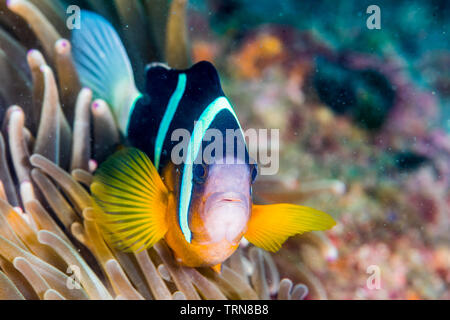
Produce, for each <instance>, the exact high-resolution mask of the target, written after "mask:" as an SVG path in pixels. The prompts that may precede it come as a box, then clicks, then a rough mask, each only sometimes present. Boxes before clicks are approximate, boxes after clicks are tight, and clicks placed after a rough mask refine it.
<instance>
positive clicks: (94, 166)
mask: <svg viewBox="0 0 450 320" xmlns="http://www.w3.org/2000/svg"><path fill="white" fill-rule="evenodd" d="M88 166H89V172H91V173H92V172H94V171H95V170H97V168H98V163H97V161H95V160H94V159H91V160H89V162H88Z"/></svg>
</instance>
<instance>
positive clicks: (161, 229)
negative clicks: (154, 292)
mask: <svg viewBox="0 0 450 320" xmlns="http://www.w3.org/2000/svg"><path fill="white" fill-rule="evenodd" d="M91 192H92V194H93V197H94V199H95V202H96V203H97V204H98V207H99V209H100V210H95V211H96V213H95V219H96V221H97V223H98V224H99V225H100V227H101V229H102V230H103V231H104V235H105V236H106V237H105V238H106V240H108V242H111V244H112V245H114V246H115V247H117V248H119V249H121V250H127V251H133V252H136V251H141V250H144V249H146V248H149V247H151V246H153V245H154V244H155V243H156V242H158V241H159V240H161V239H162V238H163V237H164V235H165V234H166V232H167V223H166V210H167V199H168V191H167V188H166V186H165V185H164V183H163V181H162V180H161V177H160V176H159V174H158V171H156V168H155V167H154V165H153V164H152V162H151V161H150V159H149V158H148V157H147V155H146V154H145V153H143V152H141V151H139V150H138V149H134V148H127V149H122V150H120V151H118V152H116V153H115V154H114V155H112V156H111V157H110V158H108V159H107V160H106V161H105V162H104V163H102V164H101V166H100V168H99V169H98V170H97V171H96V173H95V176H94V182H93V184H92V185H91Z"/></svg>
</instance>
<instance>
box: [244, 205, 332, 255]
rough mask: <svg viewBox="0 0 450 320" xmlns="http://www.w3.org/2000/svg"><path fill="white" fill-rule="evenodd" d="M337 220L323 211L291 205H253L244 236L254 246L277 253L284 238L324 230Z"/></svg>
mask: <svg viewBox="0 0 450 320" xmlns="http://www.w3.org/2000/svg"><path fill="white" fill-rule="evenodd" d="M335 224H336V222H335V221H334V220H333V218H332V217H331V216H330V215H328V214H326V213H325V212H322V211H319V210H315V209H312V208H308V207H303V206H297V205H294V204H272V205H253V208H252V216H251V218H250V221H249V224H248V229H247V232H246V233H245V235H244V237H245V238H246V239H247V240H248V241H249V242H251V243H253V244H254V245H255V246H257V247H260V248H262V249H264V250H267V251H271V252H276V251H278V249H280V248H281V245H282V244H283V243H284V242H285V241H286V240H287V238H289V237H291V236H293V235H296V234H301V233H304V232H308V231H314V230H327V229H330V228H332V227H333V226H334V225H335Z"/></svg>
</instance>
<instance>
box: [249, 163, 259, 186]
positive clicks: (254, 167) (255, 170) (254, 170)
mask: <svg viewBox="0 0 450 320" xmlns="http://www.w3.org/2000/svg"><path fill="white" fill-rule="evenodd" d="M251 170H252V183H254V182H255V180H256V178H257V177H258V165H257V164H256V163H255V164H253V165H252V169H251Z"/></svg>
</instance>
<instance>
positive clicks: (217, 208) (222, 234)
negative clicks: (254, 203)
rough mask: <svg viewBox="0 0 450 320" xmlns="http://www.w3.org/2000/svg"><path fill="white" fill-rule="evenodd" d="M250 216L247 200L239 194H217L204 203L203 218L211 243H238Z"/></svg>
mask: <svg viewBox="0 0 450 320" xmlns="http://www.w3.org/2000/svg"><path fill="white" fill-rule="evenodd" d="M249 216H250V208H249V205H248V199H247V198H246V197H245V196H244V195H243V194H240V193H235V192H217V193H213V194H212V195H210V196H209V197H208V198H207V200H206V203H205V206H204V211H203V217H204V222H205V227H206V230H207V232H208V234H209V236H210V238H211V241H212V242H219V241H221V240H223V239H226V240H227V241H229V242H230V243H233V244H235V243H239V241H240V237H241V236H242V234H243V232H244V231H245V228H246V226H247V222H248V218H249Z"/></svg>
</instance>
